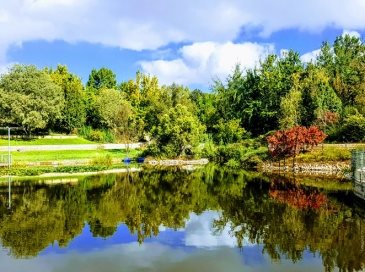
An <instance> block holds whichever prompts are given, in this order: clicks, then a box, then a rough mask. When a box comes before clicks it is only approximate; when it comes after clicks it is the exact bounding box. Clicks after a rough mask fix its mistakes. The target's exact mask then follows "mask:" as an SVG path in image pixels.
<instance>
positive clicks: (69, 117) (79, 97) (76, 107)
mask: <svg viewBox="0 0 365 272" xmlns="http://www.w3.org/2000/svg"><path fill="white" fill-rule="evenodd" d="M50 75H51V78H52V80H53V82H54V83H56V84H57V85H58V86H60V87H61V88H62V90H63V95H64V100H65V106H64V107H63V110H62V117H61V119H60V120H59V122H58V123H57V124H56V125H55V129H58V130H60V131H66V132H71V131H72V130H73V129H75V128H80V127H81V126H83V125H84V123H85V121H86V105H85V99H86V94H85V92H84V87H83V85H82V82H81V80H80V79H79V78H78V77H77V76H76V75H74V74H71V73H70V72H69V71H68V69H67V67H66V66H63V65H58V66H57V69H56V70H54V71H52V70H51V71H50Z"/></svg>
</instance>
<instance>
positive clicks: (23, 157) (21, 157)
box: [0, 149, 140, 164]
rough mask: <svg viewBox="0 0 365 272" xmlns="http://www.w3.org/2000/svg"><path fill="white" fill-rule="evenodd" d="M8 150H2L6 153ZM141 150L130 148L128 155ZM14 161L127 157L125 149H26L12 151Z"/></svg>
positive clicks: (134, 155) (135, 153)
mask: <svg viewBox="0 0 365 272" xmlns="http://www.w3.org/2000/svg"><path fill="white" fill-rule="evenodd" d="M6 154H7V152H0V155H6ZM139 154H140V151H139V150H130V151H129V153H128V157H137V156H139ZM12 157H13V163H15V164H16V163H17V162H18V163H19V162H20V163H22V162H39V161H61V160H84V159H90V160H98V159H102V158H106V157H109V158H111V159H122V158H125V157H127V153H126V151H125V150H104V149H100V150H64V151H56V150H52V151H24V152H12Z"/></svg>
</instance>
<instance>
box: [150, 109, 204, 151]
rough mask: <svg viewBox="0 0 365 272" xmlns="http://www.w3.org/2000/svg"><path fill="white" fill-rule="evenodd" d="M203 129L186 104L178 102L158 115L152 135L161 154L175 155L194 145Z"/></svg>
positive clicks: (199, 138) (198, 140)
mask: <svg viewBox="0 0 365 272" xmlns="http://www.w3.org/2000/svg"><path fill="white" fill-rule="evenodd" d="M204 130H205V127H204V126H203V125H202V124H201V123H200V122H199V120H198V118H197V117H196V116H195V115H193V114H192V113H191V112H189V111H188V109H187V107H186V106H183V105H180V104H178V105H177V106H176V107H174V108H170V109H169V110H168V111H167V112H166V113H165V114H163V115H162V116H161V117H160V120H159V124H158V126H157V127H155V129H154V133H153V135H154V137H155V139H156V144H157V147H158V148H159V149H160V151H161V153H162V154H165V155H167V156H171V157H174V156H175V157H176V156H180V155H183V154H184V153H185V151H186V150H187V149H192V148H194V147H196V146H197V145H198V144H199V142H200V140H201V139H202V136H203V133H204Z"/></svg>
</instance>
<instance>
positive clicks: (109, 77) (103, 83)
mask: <svg viewBox="0 0 365 272" xmlns="http://www.w3.org/2000/svg"><path fill="white" fill-rule="evenodd" d="M86 87H87V88H88V89H89V90H91V91H93V92H97V91H99V90H101V89H116V87H117V80H116V75H115V74H114V72H113V71H112V70H110V69H108V68H105V67H103V68H100V69H98V70H97V69H92V70H91V73H90V75H89V79H88V81H87V83H86Z"/></svg>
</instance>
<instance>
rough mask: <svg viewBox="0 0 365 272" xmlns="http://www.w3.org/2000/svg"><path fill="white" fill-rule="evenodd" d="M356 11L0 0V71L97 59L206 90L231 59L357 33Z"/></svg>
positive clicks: (247, 3) (285, 1)
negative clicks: (17, 64) (22, 66)
mask: <svg viewBox="0 0 365 272" xmlns="http://www.w3.org/2000/svg"><path fill="white" fill-rule="evenodd" d="M363 14H365V0H346V1H343V0H306V1H297V0H276V1H272V0H255V1H252V0H184V1H181V0H154V1H150V0H134V1H130V0H129V1H127V0H0V73H4V72H6V71H7V70H8V68H9V67H11V65H13V64H15V63H23V64H34V65H36V66H38V67H39V68H43V67H53V68H54V67H56V66H57V65H58V64H63V65H67V66H68V68H69V70H70V71H71V72H73V73H75V74H77V75H78V76H79V77H80V78H81V79H82V81H83V82H86V81H87V79H88V75H89V74H90V71H91V69H93V68H95V69H99V68H101V67H107V68H110V69H112V70H113V71H114V72H115V73H116V75H117V79H118V81H119V82H121V81H125V80H128V79H133V78H134V76H135V73H136V72H137V71H142V72H145V73H149V74H151V75H156V76H157V77H158V78H159V81H160V83H161V84H171V83H178V84H183V85H187V86H189V87H191V88H200V89H202V90H203V91H209V89H210V87H211V85H212V83H213V80H215V79H220V80H223V81H224V80H225V78H226V77H227V76H228V75H229V74H230V73H231V72H232V71H233V68H234V66H235V65H236V64H240V65H241V67H242V68H243V69H249V68H253V67H255V66H256V65H257V64H258V63H259V61H260V60H262V59H263V58H265V56H267V55H268V54H271V53H276V54H280V52H282V51H283V50H288V49H293V50H295V51H297V52H298V53H299V54H300V55H301V56H302V59H303V60H304V61H310V60H311V59H313V58H314V57H315V56H316V54H317V53H318V49H319V48H320V46H321V44H322V42H323V41H329V42H331V43H332V42H333V41H334V39H335V38H336V37H337V36H339V35H343V34H344V33H348V34H351V35H355V36H358V37H360V38H362V37H363V36H364V34H365V16H363Z"/></svg>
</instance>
